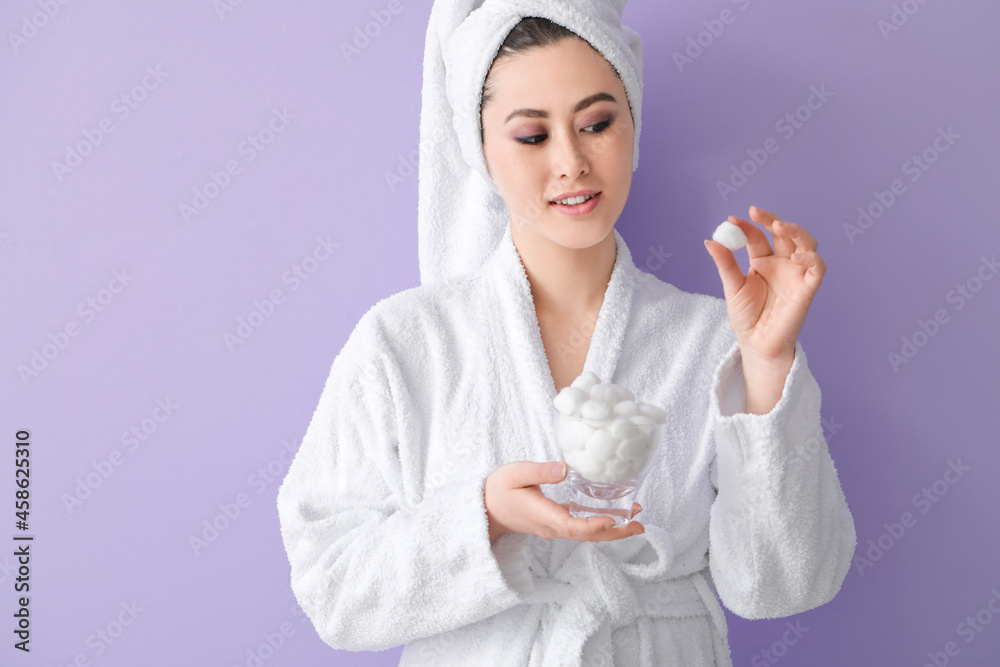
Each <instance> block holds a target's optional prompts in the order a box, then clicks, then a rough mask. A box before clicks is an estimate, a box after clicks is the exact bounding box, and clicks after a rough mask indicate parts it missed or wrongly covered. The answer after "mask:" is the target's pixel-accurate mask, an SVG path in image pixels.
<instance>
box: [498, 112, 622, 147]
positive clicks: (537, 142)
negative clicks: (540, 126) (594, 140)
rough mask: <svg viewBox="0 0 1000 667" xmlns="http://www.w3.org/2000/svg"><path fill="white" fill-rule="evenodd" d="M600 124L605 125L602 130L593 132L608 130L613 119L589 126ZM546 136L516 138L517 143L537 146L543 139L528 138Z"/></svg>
mask: <svg viewBox="0 0 1000 667" xmlns="http://www.w3.org/2000/svg"><path fill="white" fill-rule="evenodd" d="M599 125H603V126H604V128H603V129H600V130H596V131H594V132H592V133H591V134H601V133H602V132H605V131H607V129H608V128H609V127H611V119H610V118H609V119H608V120H602V121H601V122H600V123H594V124H593V125H588V126H587V127H597V126H599ZM544 136H545V135H544V134H534V135H532V136H530V137H515V138H514V140H515V141H517V143H519V144H524V145H525V146H537V145H539V144H540V143H542V142H541V140H539V141H528V139H536V138H538V137H544Z"/></svg>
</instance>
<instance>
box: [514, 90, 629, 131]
mask: <svg viewBox="0 0 1000 667" xmlns="http://www.w3.org/2000/svg"><path fill="white" fill-rule="evenodd" d="M605 100H606V101H608V102H614V103H615V104H618V100H616V99H615V98H614V96H613V95H610V94H609V93H594V94H593V95H591V96H590V97H585V98H583V99H582V100H580V101H579V102H577V103H576V106H574V107H573V113H576V112H578V111H583V110H584V109H586V108H587V107H589V106H590V105H591V104H595V103H596V102H602V101H605ZM515 116H526V117H528V118H548V117H549V112H548V111H545V110H543V109H515V110H514V111H511V112H510V114H509V115H508V116H507V117H506V118H505V119H504V121H503V122H504V124H507V123H509V122H510V120H511V119H512V118H514V117H515Z"/></svg>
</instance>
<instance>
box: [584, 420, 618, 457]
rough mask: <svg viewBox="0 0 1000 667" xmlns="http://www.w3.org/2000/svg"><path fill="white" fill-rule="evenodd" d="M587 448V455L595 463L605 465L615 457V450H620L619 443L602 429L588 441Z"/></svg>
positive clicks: (595, 432)
mask: <svg viewBox="0 0 1000 667" xmlns="http://www.w3.org/2000/svg"><path fill="white" fill-rule="evenodd" d="M586 448H587V453H588V454H590V456H591V457H593V459H594V460H595V461H599V462H600V463H601V464H602V465H603V464H604V463H605V462H606V461H607V460H608V459H610V458H611V457H613V456H614V455H615V450H616V449H617V448H618V441H617V440H615V438H614V436H612V435H611V434H610V433H608V432H607V431H605V430H604V429H603V428H602V429H598V430H596V431H594V433H593V435H591V436H590V438H589V439H588V440H587V445H586Z"/></svg>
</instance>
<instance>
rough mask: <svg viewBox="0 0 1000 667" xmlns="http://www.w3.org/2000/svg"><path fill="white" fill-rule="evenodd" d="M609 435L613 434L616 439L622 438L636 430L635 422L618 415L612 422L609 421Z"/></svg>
mask: <svg viewBox="0 0 1000 667" xmlns="http://www.w3.org/2000/svg"><path fill="white" fill-rule="evenodd" d="M610 430H611V435H613V436H615V438H617V439H618V440H624V439H625V438H627V437H629V436H630V435H633V434H634V433H635V432H636V427H635V424H633V423H632V422H630V421H629V420H628V419H625V418H624V417H618V418H617V419H615V420H614V421H613V422H611V429H610Z"/></svg>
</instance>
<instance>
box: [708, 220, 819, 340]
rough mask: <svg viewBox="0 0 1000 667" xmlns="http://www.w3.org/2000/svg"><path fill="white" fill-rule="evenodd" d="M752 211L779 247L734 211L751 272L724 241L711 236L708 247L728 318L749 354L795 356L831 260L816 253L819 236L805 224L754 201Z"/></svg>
mask: <svg viewBox="0 0 1000 667" xmlns="http://www.w3.org/2000/svg"><path fill="white" fill-rule="evenodd" d="M750 217H751V218H752V219H753V221H754V222H756V223H757V224H759V225H760V226H761V227H764V228H765V229H767V230H769V231H770V232H771V234H772V235H773V236H774V249H773V250H772V249H771V244H770V243H768V240H767V236H765V235H764V232H763V231H762V230H761V229H760V228H758V227H756V226H754V225H752V224H750V223H749V222H748V221H746V220H743V219H742V218H737V217H736V216H729V222H731V223H733V224H734V225H737V226H738V227H739V228H740V229H742V230H743V233H744V234H745V235H746V237H747V245H746V248H747V253H748V254H749V256H750V270H749V271H747V275H745V276H744V275H743V272H742V271H741V270H740V266H739V264H737V263H736V258H735V257H734V255H733V252H732V251H731V250H729V249H728V248H726V247H725V246H724V245H722V244H721V243H718V242H716V241H706V242H705V247H706V248H707V249H708V253H709V254H710V255H711V256H712V259H714V260H715V265H716V267H717V268H718V269H719V276H720V277H721V278H722V288H723V291H724V292H725V295H726V309H727V310H728V312H729V322H730V323H731V324H732V327H733V333H734V334H736V340H737V342H738V343H739V346H740V351H741V352H742V354H743V356H744V358H746V357H747V356H750V355H752V356H753V357H755V358H756V359H760V360H777V359H792V358H793V357H794V355H795V341H796V340H797V339H798V336H799V331H801V329H802V325H803V323H804V322H805V319H806V313H807V312H808V310H809V306H810V305H811V304H812V300H813V296H814V295H815V294H816V290H817V289H819V285H820V283H821V282H822V281H823V274H824V273H826V262H824V261H823V258H822V257H820V256H819V255H818V254H817V253H816V246H817V241H816V239H814V238H813V237H812V235H811V234H809V232H807V231H806V230H805V228H804V227H802V226H801V225H797V224H794V223H791V222H784V221H782V220H781V219H780V218H778V217H777V216H776V215H774V214H773V213H771V212H770V211H765V210H764V209H760V208H756V207H754V206H751V207H750Z"/></svg>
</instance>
